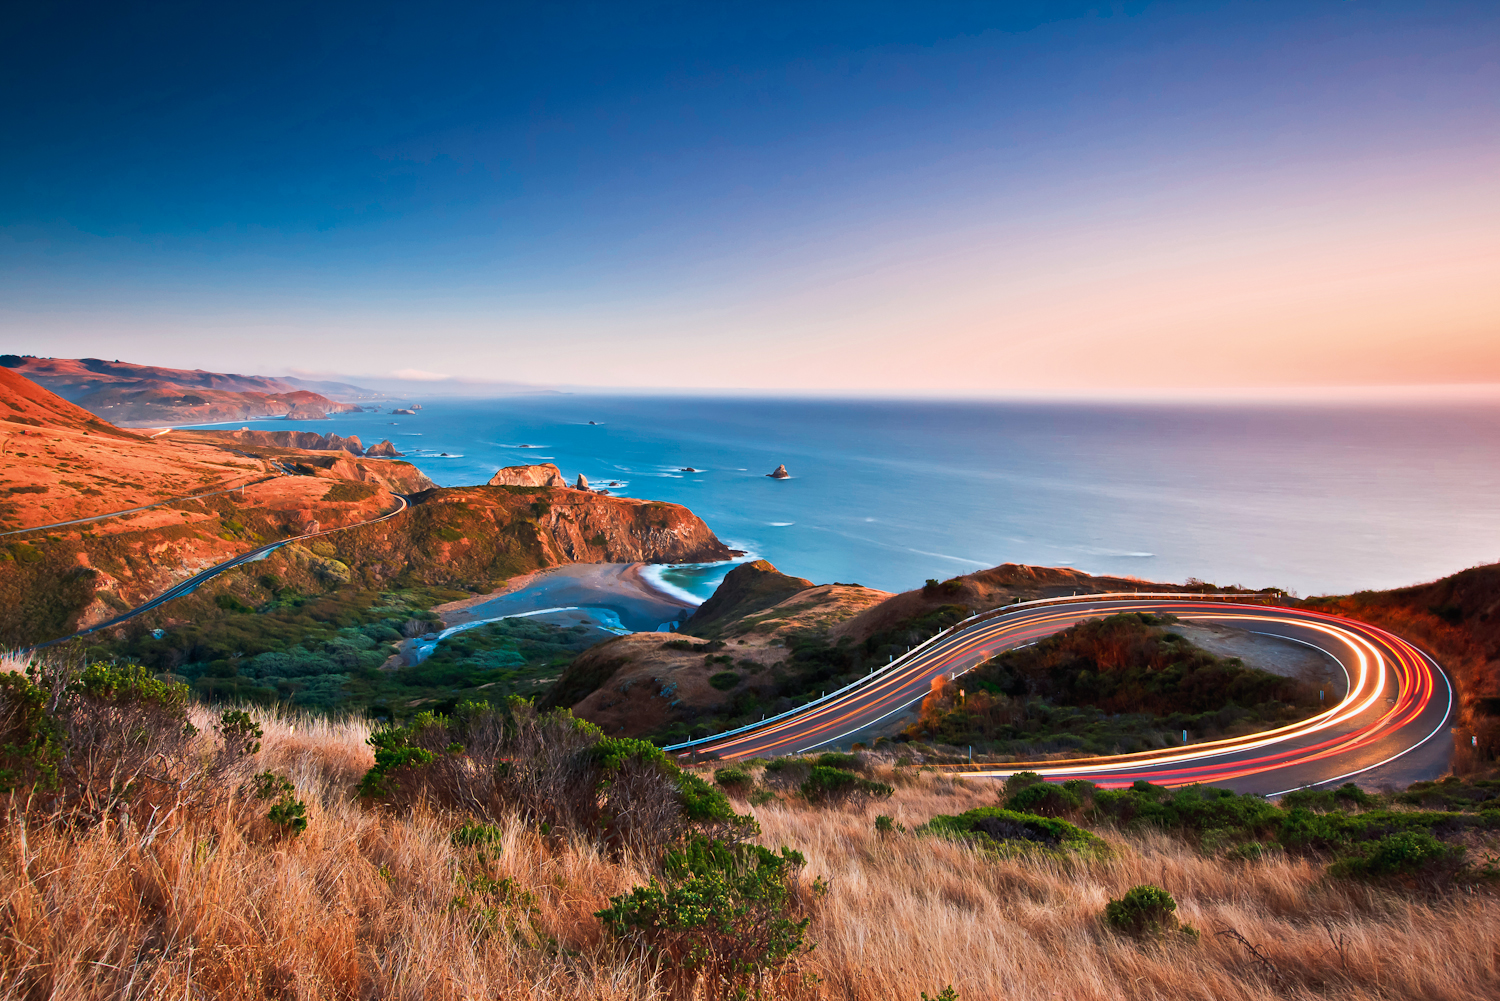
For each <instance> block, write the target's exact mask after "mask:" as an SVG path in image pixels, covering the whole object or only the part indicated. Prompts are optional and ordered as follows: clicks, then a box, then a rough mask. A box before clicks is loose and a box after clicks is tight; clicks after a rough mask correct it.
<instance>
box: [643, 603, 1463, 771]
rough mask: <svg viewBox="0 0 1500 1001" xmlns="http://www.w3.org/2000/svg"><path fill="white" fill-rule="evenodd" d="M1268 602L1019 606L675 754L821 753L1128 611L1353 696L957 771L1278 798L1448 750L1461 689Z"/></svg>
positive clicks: (1376, 641)
mask: <svg viewBox="0 0 1500 1001" xmlns="http://www.w3.org/2000/svg"><path fill="white" fill-rule="evenodd" d="M1256 597H1266V596H1253V595H1252V596H1246V595H1236V596H1234V598H1233V599H1225V598H1221V597H1219V596H1185V595H1182V594H1151V595H1143V594H1119V595H1087V596H1081V597H1077V598H1060V599H1044V600H1042V601H1035V602H1026V603H1024V604H1018V605H1011V606H1009V607H1007V608H1004V609H997V610H995V611H992V612H986V613H983V614H981V615H977V616H974V617H973V618H970V619H967V620H965V621H964V622H961V623H959V624H958V625H957V626H955V627H953V628H952V629H950V630H947V631H945V632H944V633H942V634H940V635H938V636H936V637H934V638H933V639H931V640H928V641H927V642H926V643H923V644H922V645H921V646H919V647H917V648H916V649H914V650H912V651H911V652H910V653H908V654H906V655H904V656H902V657H901V658H899V659H898V660H896V661H895V662H894V663H893V664H891V665H890V666H889V667H886V668H883V669H881V670H879V671H876V672H874V673H873V674H871V675H869V676H868V677H866V678H864V679H862V680H860V681H858V682H855V683H854V684H853V685H850V686H849V687H847V688H845V689H842V690H840V691H838V692H834V693H831V694H830V695H828V696H825V697H824V698H822V699H819V700H818V701H816V702H813V703H810V704H808V705H806V706H801V707H799V708H797V709H794V710H792V711H791V712H789V713H786V714H783V715H782V716H779V717H776V718H774V719H769V720H765V721H763V722H760V723H756V724H753V725H752V726H749V727H745V728H742V729H740V730H737V731H731V732H729V733H726V734H719V735H716V736H712V737H706V738H703V739H701V740H696V741H689V742H686V743H683V744H677V745H674V746H673V747H670V748H668V750H671V751H678V752H684V753H685V752H688V751H693V752H698V753H711V754H714V755H717V756H718V757H720V758H722V759H726V760H727V759H736V758H748V757H762V756H767V755H777V754H795V753H802V752H810V751H817V750H819V749H824V748H827V747H829V746H830V745H835V744H837V743H838V742H839V741H840V740H847V739H849V738H850V737H851V736H852V735H855V734H858V733H859V732H860V731H862V730H866V729H867V728H869V727H871V726H873V725H875V724H877V723H879V722H881V721H882V720H885V719H887V718H889V717H891V716H893V715H895V714H897V713H900V712H902V711H904V710H906V709H907V708H908V707H910V706H912V705H913V704H915V703H917V702H920V701H921V700H922V699H923V698H924V697H925V696H926V695H927V694H928V693H929V692H930V691H931V690H932V688H933V686H934V683H940V682H941V681H942V680H944V679H947V678H951V677H956V676H958V675H961V674H963V673H964V672H965V671H967V670H969V669H970V668H972V667H975V666H976V665H978V664H980V663H982V662H983V661H985V660H987V659H989V658H990V657H992V656H994V655H995V654H998V653H1000V652H1002V651H1004V650H1009V649H1013V648H1015V647H1019V646H1023V645H1025V644H1028V643H1033V642H1035V641H1036V640H1038V639H1041V638H1042V637H1044V636H1048V635H1050V634H1052V633H1055V632H1058V631H1060V630H1062V629H1066V628H1067V627H1069V626H1071V625H1074V624H1076V623H1078V622H1081V621H1083V620H1085V619H1090V618H1097V617H1099V616H1101V615H1111V614H1114V613H1117V612H1151V613H1156V614H1161V613H1166V614H1170V615H1175V616H1177V617H1178V618H1180V619H1183V620H1185V621H1192V622H1204V623H1218V624H1223V625H1229V626H1237V627H1240V628H1243V629H1248V630H1251V631H1253V632H1257V633H1262V634H1267V635H1272V636H1278V637H1282V638H1284V639H1288V640H1292V641H1294V642H1298V643H1303V644H1306V645H1309V646H1312V647H1316V648H1317V649H1319V650H1322V651H1323V652H1324V653H1326V654H1328V655H1329V656H1330V657H1332V658H1334V659H1335V660H1337V661H1338V663H1339V664H1340V665H1341V666H1342V668H1343V670H1344V672H1345V673H1346V675H1347V677H1348V682H1349V683H1348V686H1347V687H1348V690H1347V692H1346V694H1345V695H1344V697H1343V699H1341V700H1340V701H1339V702H1338V703H1337V704H1335V705H1333V706H1332V707H1330V708H1329V709H1327V710H1325V711H1323V712H1320V713H1318V714H1317V715H1316V716H1312V717H1309V718H1308V719H1304V720H1302V721H1300V722H1297V723H1293V724H1289V725H1286V726H1280V727H1277V728H1275V729H1271V730H1264V731H1261V732H1259V733H1254V734H1250V735H1247V736H1243V737H1231V738H1227V739H1223V740H1214V741H1205V742H1201V743H1189V744H1185V745H1181V746H1177V747H1170V748H1164V749H1161V750H1156V751H1148V752H1141V753H1136V754H1122V755H1117V756H1113V757H1094V758H1072V759H1067V760H1049V761H1030V762H1026V761H1018V762H1010V763H1006V764H1005V765H1001V766H996V765H980V764H976V765H972V766H960V767H959V770H962V771H965V772H968V773H972V774H973V775H975V776H988V777H995V778H1000V777H1005V776H1008V775H1011V774H1014V773H1015V772H1018V771H1034V772H1039V773H1041V774H1042V775H1044V776H1046V777H1047V778H1052V779H1071V778H1079V779H1087V780H1089V781H1092V782H1096V783H1098V784H1099V785H1102V786H1114V787H1118V786H1125V785H1129V784H1130V783H1132V782H1134V781H1135V780H1137V779H1146V780H1148V781H1150V782H1153V783H1156V784H1158V785H1167V786H1178V785H1187V784H1191V783H1195V782H1202V783H1212V784H1215V785H1223V786H1226V787H1229V788H1233V789H1236V790H1237V791H1240V792H1255V793H1260V794H1262V795H1268V796H1274V795H1279V794H1281V793H1284V792H1289V791H1291V790H1293V789H1300V788H1306V787H1309V786H1316V785H1324V784H1328V783H1335V782H1344V781H1349V780H1351V779H1354V778H1355V777H1357V776H1359V775H1362V774H1366V773H1369V772H1371V771H1373V770H1374V769H1377V768H1380V767H1382V766H1385V765H1389V764H1390V763H1391V762H1394V761H1396V760H1397V759H1400V758H1402V757H1404V756H1406V755H1409V754H1412V753H1413V752H1415V751H1418V749H1421V748H1424V747H1425V748H1426V749H1427V750H1434V749H1440V747H1441V745H1440V744H1439V745H1435V744H1433V743H1432V742H1434V741H1438V742H1442V741H1446V740H1447V739H1448V736H1447V726H1448V718H1449V716H1450V715H1451V713H1452V710H1453V706H1454V692H1453V686H1452V684H1451V683H1450V682H1449V680H1448V677H1447V675H1445V674H1444V673H1443V671H1442V669H1441V668H1440V667H1439V666H1438V665H1437V663H1436V662H1435V661H1433V659H1432V658H1431V657H1429V656H1428V655H1427V654H1426V653H1424V652H1423V651H1421V650H1419V649H1418V648H1416V647H1415V646H1413V645H1412V644H1411V643H1408V642H1407V641H1406V640H1404V639H1402V638H1401V637H1399V636H1396V635H1394V634H1392V633H1389V632H1386V631H1385V630H1383V629H1380V628H1378V627H1376V626H1372V625H1369V624H1367V623H1363V622H1356V621H1353V620H1351V619H1344V618H1340V617H1338V616H1333V615H1325V614H1322V613H1319V612H1315V611H1311V610H1307V609H1300V608H1283V607H1279V606H1275V605H1271V604H1256V603H1252V602H1251V601H1250V600H1247V598H1248V599H1254V598H1256Z"/></svg>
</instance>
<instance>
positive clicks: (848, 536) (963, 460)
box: [250, 394, 1500, 597]
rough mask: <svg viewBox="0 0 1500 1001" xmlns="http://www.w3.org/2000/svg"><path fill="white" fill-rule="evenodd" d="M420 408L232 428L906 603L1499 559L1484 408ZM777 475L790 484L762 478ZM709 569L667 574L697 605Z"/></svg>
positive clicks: (1417, 574) (1498, 424) (804, 403)
mask: <svg viewBox="0 0 1500 1001" xmlns="http://www.w3.org/2000/svg"><path fill="white" fill-rule="evenodd" d="M423 404H424V407H423V409H422V410H421V411H420V412H419V413H417V414H416V415H415V416H404V415H389V414H369V413H365V414H347V415H340V416H337V417H334V418H330V419H329V420H327V421H299V422H296V423H289V422H286V421H280V420H274V421H255V422H250V426H252V427H256V428H264V429H268V430H286V429H288V428H295V429H298V430H317V431H320V432H329V431H334V432H337V433H339V434H344V435H348V434H357V435H358V436H359V437H360V438H361V439H362V440H363V441H364V442H365V443H366V444H373V443H374V442H376V441H379V440H380V439H381V438H385V437H389V438H390V439H391V441H393V442H394V443H395V445H396V447H397V448H398V449H400V450H401V451H403V452H405V453H407V456H408V458H409V459H410V460H411V461H412V462H414V463H415V464H416V465H417V466H418V467H420V468H421V469H422V470H423V472H425V473H427V475H428V476H430V477H432V479H433V480H435V481H436V482H437V483H439V484H442V485H444V486H455V485H462V484H474V483H483V482H485V481H486V480H487V479H489V477H490V476H491V475H492V474H493V473H494V471H495V470H496V469H497V468H499V467H500V466H505V465H516V464H520V463H525V462H544V461H546V462H555V463H556V464H557V465H558V466H559V467H561V469H562V471H563V473H564V475H566V476H567V477H568V478H569V479H570V480H571V479H572V478H574V477H576V476H577V475H578V474H579V473H583V474H584V475H586V476H587V477H588V478H589V481H590V482H591V484H592V485H594V486H605V487H606V488H607V489H610V490H611V492H613V493H616V494H621V495H625V496H631V497H644V498H651V499H656V500H665V501H673V502H676V503H680V504H685V505H687V506H688V507H689V508H691V509H692V510H693V511H694V512H696V513H697V514H698V515H700V516H701V517H702V518H703V519H704V520H705V521H707V522H708V524H709V526H710V527H712V528H713V530H714V531H715V532H716V533H717V534H718V535H719V537H720V538H721V539H723V540H724V541H725V542H727V543H728V544H730V545H731V546H734V547H736V548H739V549H744V550H746V551H748V552H749V553H751V554H753V555H755V556H758V557H762V558H765V559H768V560H770V561H771V562H773V563H775V564H776V566H777V567H779V568H780V569H781V570H783V571H784V572H786V573H790V574H795V575H797V576H801V577H807V578H809V579H811V580H813V581H814V582H819V583H826V582H831V581H843V582H857V583H861V584H865V585H869V586H872V587H878V588H882V589H885V590H905V589H908V588H911V587H915V586H920V585H921V583H922V581H923V580H925V579H926V578H929V577H937V578H946V577H950V576H953V575H956V574H961V573H968V572H971V571H974V570H977V569H980V568H982V567H989V566H994V565H996V564H999V563H1005V562H1017V563H1033V564H1044V565H1052V566H1072V567H1076V568H1078V569H1080V570H1084V571H1088V572H1090V573H1108V574H1117V575H1133V576H1137V577H1142V578H1146V579H1149V580H1158V581H1182V580H1185V579H1186V578H1189V577H1196V578H1199V579H1202V580H1206V581H1210V582H1215V583H1219V584H1244V585H1248V586H1254V587H1260V586H1278V587H1284V588H1288V589H1291V590H1294V591H1296V592H1298V593H1300V594H1304V595H1306V594H1317V593H1344V592H1348V591H1352V590H1358V589H1362V588H1386V587H1394V586H1399V585H1402V584H1410V583H1416V582H1419V581H1423V580H1429V579H1432V578H1435V577H1439V576H1442V575H1444V574H1448V573H1452V572H1454V571H1456V570H1459V569H1462V568H1464V567H1467V566H1472V565H1474V564H1477V563H1484V562H1493V561H1496V560H1500V504H1497V503H1496V498H1497V497H1500V406H1496V405H1493V404H1464V405H1457V404H1455V405H1436V404H1432V405H1419V404H1403V405H1385V406H1376V405H1358V406H1356V405H1349V406H1292V405H1260V406H1228V405H1223V406H1184V405H1124V404H1121V405H1108V406H1105V405H1097V406H1093V405H1091V406H1085V405H1076V404H1050V403H974V402H963V403H958V402H954V403H944V402H917V401H901V402H896V401H869V400H855V401H850V400H837V401H832V400H804V399H744V398H710V399H695V398H678V397H672V398H661V397H657V398H647V397H620V396H616V397H610V396H584V395H570V394H540V395H535V396H518V397H507V398H503V399H491V400H445V399H441V398H434V399H433V400H431V401H425V400H424V401H423ZM387 409H389V408H387ZM590 421H593V422H595V423H593V424H590V423H589V422H590ZM523 446H533V447H523ZM442 453H448V454H447V455H443V454H442ZM781 463H785V464H786V467H787V469H788V470H789V471H790V473H791V474H792V475H791V478H790V479H787V480H772V479H769V478H767V476H766V475H765V474H766V473H769V472H770V471H771V470H772V469H774V468H775V467H776V466H777V465H778V464H781ZM684 467H692V468H694V469H697V470H700V471H699V472H684V471H683V469H684ZM611 483H616V484H620V485H619V486H610V485H609V484H611ZM722 573H723V568H718V570H717V571H716V572H712V571H711V572H708V573H698V574H694V573H692V572H686V573H683V574H679V575H676V577H675V578H674V579H675V582H676V583H677V584H679V585H680V586H685V587H686V588H687V589H689V590H691V591H694V592H695V593H696V594H698V596H699V597H702V596H704V595H705V594H707V593H710V592H711V591H712V587H713V585H714V583H716V580H717V578H718V577H719V576H721V575H722ZM669 576H670V575H669Z"/></svg>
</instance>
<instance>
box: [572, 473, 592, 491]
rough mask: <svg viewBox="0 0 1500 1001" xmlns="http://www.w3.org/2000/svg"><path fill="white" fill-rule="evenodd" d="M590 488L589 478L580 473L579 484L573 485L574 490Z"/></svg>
mask: <svg viewBox="0 0 1500 1001" xmlns="http://www.w3.org/2000/svg"><path fill="white" fill-rule="evenodd" d="M588 488H589V478H588V477H587V476H584V475H583V474H582V473H579V474H578V482H577V483H575V484H573V489H574V490H587V489H588Z"/></svg>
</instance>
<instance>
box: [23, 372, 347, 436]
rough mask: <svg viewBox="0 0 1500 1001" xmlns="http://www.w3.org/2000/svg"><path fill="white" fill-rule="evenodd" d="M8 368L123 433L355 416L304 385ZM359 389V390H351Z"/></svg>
mask: <svg viewBox="0 0 1500 1001" xmlns="http://www.w3.org/2000/svg"><path fill="white" fill-rule="evenodd" d="M0 366H3V367H5V368H7V369H10V370H12V371H14V372H16V373H18V374H20V375H23V376H25V377H26V378H28V379H30V380H32V381H33V382H35V383H37V384H38V385H41V386H44V387H46V388H47V389H50V390H52V392H54V393H56V394H57V395H58V396H61V397H62V398H64V399H66V400H69V401H71V402H73V403H76V404H78V405H79V406H80V407H82V408H83V409H85V410H87V411H89V412H90V413H93V414H95V415H97V416H101V417H104V418H106V419H108V420H109V421H110V422H111V423H112V424H115V425H117V426H122V427H152V426H155V427H159V426H162V425H165V424H208V423H213V422H215V421H232V420H253V419H255V418H261V417H283V418H286V419H288V420H322V419H323V418H325V417H326V416H327V415H328V414H331V413H348V412H353V411H358V410H360V409H361V408H360V406H359V405H358V404H355V403H349V402H341V401H336V400H332V399H329V398H328V397H326V396H324V395H322V394H321V393H318V392H314V391H313V390H311V389H309V388H307V387H306V386H304V385H299V384H294V383H292V382H288V381H285V380H282V379H272V378H267V377H265V376H257V375H250V376H246V375H229V374H224V373H220V372H204V371H201V370H200V371H186V370H183V369H171V368H159V367H156V366H151V365H134V364H131V363H129V362H121V361H112V362H111V361H105V360H103V359H100V358H35V357H30V356H22V355H0ZM348 388H351V389H357V387H348Z"/></svg>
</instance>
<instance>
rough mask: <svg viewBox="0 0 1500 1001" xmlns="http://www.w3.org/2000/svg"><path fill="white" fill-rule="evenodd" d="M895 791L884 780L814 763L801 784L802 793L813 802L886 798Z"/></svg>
mask: <svg viewBox="0 0 1500 1001" xmlns="http://www.w3.org/2000/svg"><path fill="white" fill-rule="evenodd" d="M895 791H896V790H895V789H893V788H892V787H891V786H888V785H886V784H885V783H884V782H872V781H871V780H869V779H867V778H863V777H861V776H859V775H856V774H854V773H853V772H849V771H845V770H844V769H842V768H829V767H828V766H827V765H814V766H813V767H812V770H811V771H810V772H808V775H807V778H806V780H804V781H803V783H802V786H801V792H802V795H803V796H805V797H806V798H807V799H808V800H810V801H812V802H815V803H832V802H842V801H844V800H848V799H852V798H855V797H873V798H878V799H886V798H888V797H889V796H890V795H891V794H892V793H893V792H895Z"/></svg>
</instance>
